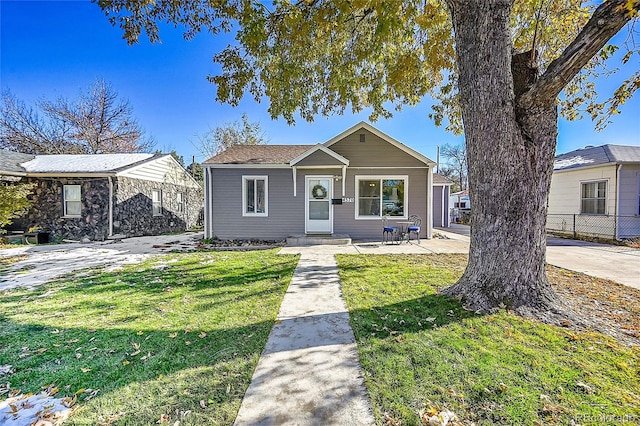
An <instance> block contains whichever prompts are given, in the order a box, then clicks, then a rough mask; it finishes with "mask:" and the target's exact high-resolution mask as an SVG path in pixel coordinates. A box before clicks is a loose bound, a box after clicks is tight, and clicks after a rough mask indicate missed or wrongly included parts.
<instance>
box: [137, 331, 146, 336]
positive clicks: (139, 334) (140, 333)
mask: <svg viewBox="0 0 640 426" xmlns="http://www.w3.org/2000/svg"><path fill="white" fill-rule="evenodd" d="M136 334H137V335H138V336H142V335H143V334H144V331H138V332H137V333H136Z"/></svg>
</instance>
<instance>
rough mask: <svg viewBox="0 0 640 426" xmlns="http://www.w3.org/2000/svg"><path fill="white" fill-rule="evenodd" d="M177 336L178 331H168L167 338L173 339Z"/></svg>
mask: <svg viewBox="0 0 640 426" xmlns="http://www.w3.org/2000/svg"><path fill="white" fill-rule="evenodd" d="M176 337H178V333H169V339H175V338H176Z"/></svg>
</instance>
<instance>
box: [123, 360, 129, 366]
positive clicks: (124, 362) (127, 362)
mask: <svg viewBox="0 0 640 426" xmlns="http://www.w3.org/2000/svg"><path fill="white" fill-rule="evenodd" d="M129 364H131V363H130V362H129V361H127V360H126V359H125V360H124V361H122V365H129Z"/></svg>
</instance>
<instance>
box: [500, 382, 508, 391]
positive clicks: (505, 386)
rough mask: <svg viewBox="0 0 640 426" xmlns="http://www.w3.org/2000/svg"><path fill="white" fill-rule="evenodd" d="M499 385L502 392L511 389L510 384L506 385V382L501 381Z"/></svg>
mask: <svg viewBox="0 0 640 426" xmlns="http://www.w3.org/2000/svg"><path fill="white" fill-rule="evenodd" d="M498 387H499V388H500V390H501V391H502V392H506V391H507V390H508V389H509V386H507V385H505V384H504V383H502V382H500V384H498Z"/></svg>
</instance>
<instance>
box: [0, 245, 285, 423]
mask: <svg viewBox="0 0 640 426" xmlns="http://www.w3.org/2000/svg"><path fill="white" fill-rule="evenodd" d="M296 263H297V257H294V256H278V255H276V254H275V251H273V250H272V251H261V252H250V253H231V252H228V253H194V254H172V255H167V256H161V257H160V256H159V257H155V258H153V259H152V260H150V261H147V262H145V263H142V264H139V265H134V266H129V267H126V268H124V269H123V270H121V271H118V272H112V273H108V272H101V271H92V273H91V274H89V275H86V274H80V275H79V276H76V277H75V278H66V279H62V280H57V281H56V282H55V283H51V284H48V285H45V286H42V287H39V288H37V289H35V290H32V291H30V290H23V289H19V290H13V291H5V292H1V293H0V365H3V364H11V365H13V366H14V368H15V369H16V372H15V373H14V374H12V375H10V376H8V377H6V376H5V377H3V378H2V381H3V382H6V381H9V382H11V388H13V389H20V390H21V391H22V392H25V393H26V392H39V391H40V390H41V388H42V387H43V386H48V385H51V384H53V385H54V386H56V387H58V388H59V389H60V390H59V392H58V396H63V395H68V396H71V395H74V394H75V393H78V405H77V411H76V413H75V414H74V415H73V416H72V417H71V418H70V420H69V421H68V422H67V423H65V424H72V425H73V424H76V425H94V424H121V425H149V424H155V423H156V422H157V421H159V420H160V418H161V416H163V415H164V420H165V421H167V422H168V423H169V424H173V423H174V422H175V421H176V420H179V421H180V424H181V425H191V424H202V425H209V424H231V423H232V422H233V420H234V419H235V416H236V414H237V411H238V409H239V407H240V402H241V399H242V397H243V395H244V392H245V390H246V388H247V387H248V385H249V383H250V381H251V375H252V373H253V370H254V368H255V365H256V363H257V361H258V358H259V356H260V353H261V351H262V349H263V348H264V345H265V343H266V340H267V336H268V334H269V331H270V329H271V327H272V325H273V323H274V320H275V317H276V314H277V311H278V308H279V306H280V303H281V301H282V298H283V296H284V293H285V291H286V288H287V285H288V283H289V281H290V279H291V276H292V274H293V270H294V268H295V265H296ZM96 390H98V392H97V393H96V392H95V391H96ZM5 396H6V395H5Z"/></svg>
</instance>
